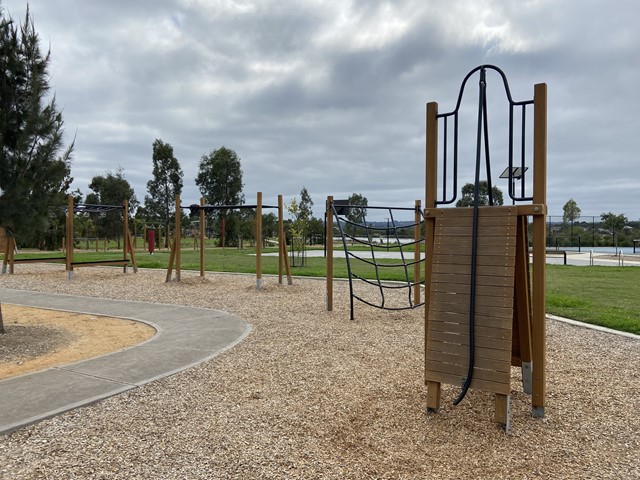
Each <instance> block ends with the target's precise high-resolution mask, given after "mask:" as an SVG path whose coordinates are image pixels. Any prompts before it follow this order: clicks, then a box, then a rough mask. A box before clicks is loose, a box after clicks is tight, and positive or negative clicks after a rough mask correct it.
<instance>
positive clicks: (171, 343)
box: [0, 288, 252, 435]
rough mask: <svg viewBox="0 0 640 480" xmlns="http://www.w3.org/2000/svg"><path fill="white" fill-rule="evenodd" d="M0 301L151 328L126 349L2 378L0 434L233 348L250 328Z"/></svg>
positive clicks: (15, 293) (111, 306) (117, 309)
mask: <svg viewBox="0 0 640 480" xmlns="http://www.w3.org/2000/svg"><path fill="white" fill-rule="evenodd" d="M0 301H1V302H2V303H7V304H15V305H21V306H28V307H36V308H44V309H50V310H59V311H68V312H74V313H81V314H90V315H100V316H108V317H114V318H122V319H127V320H133V321H138V322H142V323H146V324H148V325H150V326H152V327H153V328H154V329H155V330H156V334H155V335H154V336H153V337H151V338H150V339H149V340H147V341H145V342H142V343H140V344H137V345H134V346H131V347H128V348H126V349H122V350H118V351H116V352H111V353H107V354H105V355H101V356H98V357H94V358H91V359H87V360H80V361H78V362H73V363H70V364H67V365H61V366H57V367H52V368H48V369H45V370H41V371H38V372H33V373H27V374H23V375H19V376H15V377H11V378H7V379H4V380H0V435H2V434H7V433H10V432H12V431H14V430H17V429H19V428H22V427H25V426H27V425H30V424H33V423H36V422H39V421H41V420H44V419H46V418H50V417H53V416H55V415H59V414H61V413H63V412H66V411H69V410H72V409H75V408H78V407H83V406H87V405H90V404H92V403H95V402H98V401H100V400H103V399H105V398H108V397H111V396H113V395H117V394H120V393H122V392H125V391H128V390H131V389H134V388H137V387H139V386H141V385H144V384H146V383H149V382H152V381H154V380H158V379H161V378H164V377H167V376H170V375H174V374H176V373H178V372H181V371H183V370H186V369H188V368H191V367H194V366H196V365H198V364H200V363H203V362H205V361H207V360H210V359H212V358H214V357H216V356H217V355H219V354H221V353H223V352H225V351H227V350H229V349H231V348H233V347H234V346H235V345H237V344H238V343H240V342H241V341H242V340H244V339H245V338H246V337H247V335H249V333H250V332H251V329H252V327H251V325H250V324H249V323H247V322H245V321H244V320H242V319H240V318H238V317H236V316H234V315H232V314H229V313H227V312H223V311H221V310H213V309H206V308H198V307H185V306H180V305H173V304H161V303H147V302H137V301H128V300H113V299H105V298H95V297H81V296H73V295H65V294H50V293H41V292H33V291H27V290H14V289H6V288H0Z"/></svg>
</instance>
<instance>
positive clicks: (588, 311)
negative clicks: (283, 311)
mask: <svg viewBox="0 0 640 480" xmlns="http://www.w3.org/2000/svg"><path fill="white" fill-rule="evenodd" d="M276 251H277V249H274V248H266V249H263V253H270V252H276ZM56 254H60V253H59V252H57V253H56ZM30 256H52V254H51V252H49V253H36V252H30V253H21V254H20V255H18V256H17V257H16V258H25V257H30ZM181 257H182V258H181V260H182V267H181V268H182V269H183V270H199V268H200V252H199V250H193V249H192V244H191V245H185V246H184V248H183V249H182V251H181ZM116 258H122V251H117V250H112V251H108V252H97V253H96V252H91V251H85V252H82V251H77V252H76V253H75V260H76V261H91V260H99V259H116ZM136 260H137V263H138V266H139V267H141V268H158V269H166V268H167V265H168V262H169V252H168V251H167V250H156V251H155V253H154V254H153V255H150V254H149V253H148V252H144V251H142V250H138V252H137V253H136ZM386 263H388V264H389V263H390V264H393V263H398V260H387V261H386ZM19 268H20V267H19V265H18V266H16V269H18V270H17V271H19ZM205 268H206V270H207V271H215V272H240V273H254V272H255V271H256V257H255V249H254V248H245V249H244V250H238V249H236V248H226V249H222V248H211V249H207V251H206V255H205ZM353 268H354V270H355V272H356V273H357V274H358V275H360V276H363V277H366V278H375V269H374V267H373V266H370V265H366V264H362V263H361V262H357V265H355V266H353ZM291 270H292V274H293V275H297V276H311V277H323V276H325V275H326V264H325V259H324V258H322V257H320V258H307V259H306V262H305V265H304V266H295V267H292V268H291ZM262 272H263V273H264V274H277V273H278V257H277V256H273V257H269V256H264V257H263V258H262ZM412 272H413V269H412V267H409V276H410V278H412V275H413V273H412ZM379 274H380V278H381V279H383V280H400V281H402V280H405V279H406V274H405V271H404V268H398V267H389V268H384V267H382V268H379ZM334 276H335V277H338V278H346V277H347V266H346V261H345V260H344V259H335V260H334ZM546 297H547V312H549V313H551V314H554V315H559V316H562V317H567V318H571V319H575V320H580V321H583V322H588V323H593V324H596V325H602V326H605V327H609V328H613V329H616V330H621V331H626V332H631V333H635V334H640V268H637V267H600V266H593V267H578V266H563V265H547V295H546Z"/></svg>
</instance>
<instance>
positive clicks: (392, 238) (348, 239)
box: [325, 196, 424, 320]
mask: <svg viewBox="0 0 640 480" xmlns="http://www.w3.org/2000/svg"><path fill="white" fill-rule="evenodd" d="M421 203H422V202H421V200H416V201H415V205H414V207H413V208H410V207H380V206H369V205H367V206H366V207H362V206H360V205H349V202H348V200H334V199H333V197H332V196H329V197H327V203H326V210H325V219H326V239H325V240H326V241H325V245H326V246H327V250H326V265H327V276H326V292H327V293H326V296H327V302H326V304H327V311H332V310H333V251H334V245H333V240H334V225H335V226H337V227H338V228H337V229H338V233H339V235H340V239H341V242H342V247H343V249H344V253H345V260H346V264H347V272H348V280H349V311H350V318H351V320H353V319H354V303H355V302H354V300H358V301H359V302H362V303H364V304H366V305H369V306H370V307H374V308H379V309H382V310H407V309H412V308H417V307H420V306H422V305H423V303H422V302H421V301H420V297H421V295H420V287H421V279H420V273H421V271H420V270H421V266H422V263H423V261H424V259H423V258H421V251H420V245H421V244H422V242H423V241H424V238H423V237H422V226H423V218H422V207H421ZM358 208H363V209H366V210H382V211H384V212H385V214H386V215H387V218H388V220H387V226H386V228H385V227H375V226H372V225H371V224H368V223H367V221H366V219H365V220H363V223H354V222H351V221H350V220H348V219H347V218H346V215H347V214H348V212H349V210H350V209H358ZM399 210H400V211H407V212H413V213H414V219H413V223H412V224H410V225H407V224H406V223H404V224H402V225H398V224H397V223H396V221H395V218H394V215H393V212H394V211H399ZM347 227H351V229H352V230H353V231H356V229H358V230H360V231H364V232H365V233H364V237H358V236H356V235H352V234H350V233H349V232H348V228H347ZM401 229H412V230H413V241H405V242H401V240H400V238H399V236H398V231H399V230H401ZM381 234H382V235H383V236H386V237H387V242H386V243H385V244H382V245H381V244H380V243H379V242H376V238H377V237H376V236H377V235H381ZM349 243H354V244H356V245H359V246H366V247H367V248H368V251H367V252H366V253H367V257H366V258H365V257H364V256H363V255H362V253H363V252H358V251H353V250H350V249H349V247H348V245H349ZM405 250H406V251H405ZM389 251H392V252H395V253H398V256H399V259H398V260H399V261H398V262H395V261H393V262H392V263H389V262H380V261H379V258H378V257H380V256H382V255H380V253H381V252H389ZM356 262H361V263H365V264H368V265H371V266H373V267H374V271H375V276H376V277H375V279H368V278H364V277H363V276H360V275H358V274H357V273H356V272H355V270H354V269H353V268H352V264H354V263H356ZM383 269H398V270H399V271H401V272H403V277H404V278H403V280H402V281H398V282H385V281H382V280H381V278H380V272H381V270H383ZM356 283H358V284H360V285H361V286H364V285H363V284H368V285H370V286H372V287H374V290H376V291H377V292H378V295H377V297H378V301H377V302H376V303H374V302H372V301H370V300H367V299H366V298H364V297H363V296H362V295H359V294H358V293H357V292H356V289H355V285H354V284H356ZM390 289H392V290H399V289H402V290H405V291H406V296H405V297H404V298H405V300H406V301H403V302H402V304H400V303H396V304H392V303H390V302H388V301H387V296H386V295H385V291H388V290H390Z"/></svg>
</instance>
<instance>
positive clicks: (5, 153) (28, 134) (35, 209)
mask: <svg viewBox="0 0 640 480" xmlns="http://www.w3.org/2000/svg"><path fill="white" fill-rule="evenodd" d="M39 43H40V42H39V38H38V35H37V33H36V32H35V28H34V23H33V19H32V16H31V13H30V12H29V10H28V9H27V13H26V16H25V20H24V23H22V24H21V25H17V24H16V23H15V22H14V20H13V19H12V18H11V17H10V16H8V15H7V14H5V10H4V9H2V7H1V6H0V225H2V226H4V227H7V228H9V229H10V230H12V231H13V232H14V234H15V235H16V241H17V243H18V244H19V245H23V246H27V245H28V246H39V247H41V248H43V247H45V246H46V245H45V243H46V239H47V234H48V232H49V231H50V230H51V229H53V227H54V225H53V224H54V223H55V221H56V218H57V217H56V215H55V212H52V211H51V209H50V207H51V206H54V205H64V204H65V195H66V192H67V190H68V188H69V185H70V184H71V182H72V180H73V179H72V177H71V176H70V174H71V153H72V150H73V142H72V143H71V144H70V145H69V146H68V147H67V148H64V147H63V132H64V129H63V121H62V114H61V112H60V111H59V110H58V108H57V106H56V100H55V95H54V96H51V97H50V96H49V83H48V82H49V77H48V68H49V61H50V51H47V52H46V53H44V54H43V53H42V52H41V50H40V46H39ZM61 151H62V154H60V152H61ZM51 241H52V243H53V242H55V243H56V244H57V240H54V239H51Z"/></svg>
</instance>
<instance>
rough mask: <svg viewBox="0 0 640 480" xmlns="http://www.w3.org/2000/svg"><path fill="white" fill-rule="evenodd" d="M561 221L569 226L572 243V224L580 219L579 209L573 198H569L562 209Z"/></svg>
mask: <svg viewBox="0 0 640 480" xmlns="http://www.w3.org/2000/svg"><path fill="white" fill-rule="evenodd" d="M562 211H563V212H564V213H563V214H562V221H563V222H565V223H570V224H571V240H572V241H573V223H574V222H575V221H576V220H577V219H579V218H580V213H581V212H582V210H580V207H578V204H577V203H576V201H575V200H574V199H573V198H570V199H569V201H568V202H567V203H565V204H564V206H563V207H562Z"/></svg>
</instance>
